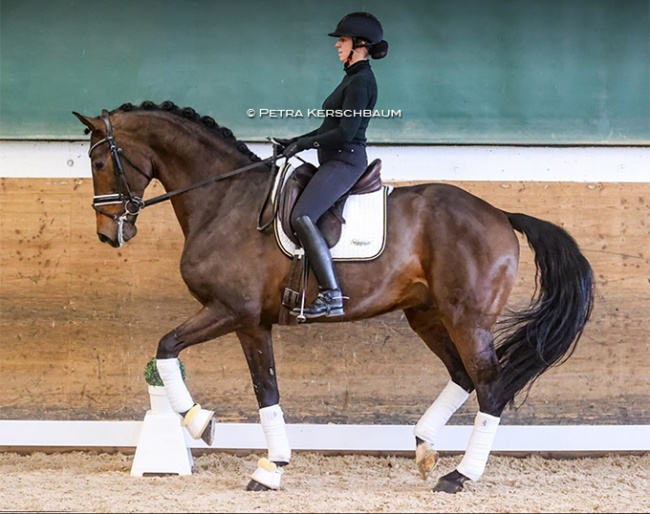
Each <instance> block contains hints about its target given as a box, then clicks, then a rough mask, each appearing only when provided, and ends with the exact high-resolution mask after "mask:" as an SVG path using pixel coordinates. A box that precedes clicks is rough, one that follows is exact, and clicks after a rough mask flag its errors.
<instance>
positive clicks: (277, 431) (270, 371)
mask: <svg viewBox="0 0 650 514" xmlns="http://www.w3.org/2000/svg"><path fill="white" fill-rule="evenodd" d="M237 337H239V341H240V343H241V347H242V349H243V351H244V355H245V356H246V361H247V362H248V368H249V370H250V372H251V378H252V380H253V390H254V391H255V397H256V398H257V403H258V405H259V409H260V422H261V424H262V429H263V430H264V436H265V437H266V444H267V448H268V458H262V459H260V460H259V462H258V464H257V469H256V470H255V472H254V473H253V474H252V475H251V480H250V482H249V483H248V486H247V487H246V489H247V490H248V491H267V490H269V489H279V488H280V480H281V478H282V473H283V471H284V466H286V465H287V464H289V460H290V459H291V447H290V446H289V439H288V437H287V430H286V426H285V423H284V414H283V413H282V409H281V408H280V393H279V392H278V381H277V376H276V375H277V374H276V371H275V360H274V357H273V340H272V338H271V326H270V325H268V326H267V325H262V326H259V327H255V328H252V329H247V330H239V331H237Z"/></svg>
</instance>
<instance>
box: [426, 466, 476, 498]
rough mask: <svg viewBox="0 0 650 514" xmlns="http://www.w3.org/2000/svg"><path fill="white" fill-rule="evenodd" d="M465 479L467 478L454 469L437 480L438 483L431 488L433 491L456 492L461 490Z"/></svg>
mask: <svg viewBox="0 0 650 514" xmlns="http://www.w3.org/2000/svg"><path fill="white" fill-rule="evenodd" d="M467 480H469V478H467V477H466V476H465V475H462V474H460V473H459V472H458V471H456V470H454V471H452V472H451V473H449V474H447V475H445V476H444V477H441V478H440V479H439V480H438V483H437V484H436V485H435V487H434V488H433V492H434V493H449V494H456V493H458V492H460V491H462V490H463V484H464V483H465V482H466V481H467Z"/></svg>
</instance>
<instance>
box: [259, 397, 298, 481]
mask: <svg viewBox="0 0 650 514" xmlns="http://www.w3.org/2000/svg"><path fill="white" fill-rule="evenodd" d="M260 421H261V423H262V429H263V430H264V435H265V436H266V445H267V447H268V449H269V460H271V461H275V462H289V460H290V459H291V447H290V446H289V438H288V437H287V428H286V425H285V424H284V414H283V413H282V409H281V408H280V406H279V405H271V406H270V407H263V408H261V409H260ZM253 478H254V477H253ZM256 480H257V479H256ZM258 482H259V480H258ZM260 483H264V482H260ZM264 485H267V486H268V487H271V486H269V485H268V484H264Z"/></svg>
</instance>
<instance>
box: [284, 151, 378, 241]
mask: <svg viewBox="0 0 650 514" xmlns="http://www.w3.org/2000/svg"><path fill="white" fill-rule="evenodd" d="M317 169H318V168H316V166H314V165H313V164H311V163H308V162H306V163H304V164H301V165H300V166H298V167H297V168H296V169H295V170H294V172H293V173H292V174H291V176H290V177H289V178H288V179H287V180H286V182H285V185H284V186H283V188H282V191H281V193H280V198H279V202H278V210H277V216H278V222H279V223H280V224H281V226H282V228H283V229H284V232H285V234H286V235H287V237H289V239H291V241H293V242H294V243H295V244H296V245H300V242H299V241H298V239H297V238H296V236H295V234H294V233H293V229H292V228H291V211H292V210H293V207H294V205H295V204H296V201H297V200H298V198H299V197H300V195H301V194H302V192H303V191H304V189H305V186H306V185H307V183H308V182H309V180H310V179H311V178H312V177H313V176H314V173H316V170H317ZM380 172H381V159H375V160H374V161H372V162H371V163H370V164H369V165H368V167H367V168H366V171H364V172H363V174H362V175H361V177H360V178H359V180H357V182H356V183H355V184H354V186H352V189H350V191H348V192H347V193H346V194H345V195H343V196H342V197H341V198H339V199H338V200H337V201H336V203H335V204H334V205H332V207H330V208H329V210H328V211H327V212H326V213H325V214H323V216H321V218H320V219H319V220H318V223H317V226H318V228H319V230H320V231H321V233H322V234H323V237H324V238H325V241H326V242H327V245H328V246H329V247H330V248H332V247H333V246H335V245H336V243H338V241H339V239H340V238H341V225H342V224H343V223H345V219H344V218H343V208H344V207H345V202H346V200H347V199H348V197H349V196H350V195H361V194H366V193H373V192H375V191H378V190H379V189H381V188H382V184H381V175H380Z"/></svg>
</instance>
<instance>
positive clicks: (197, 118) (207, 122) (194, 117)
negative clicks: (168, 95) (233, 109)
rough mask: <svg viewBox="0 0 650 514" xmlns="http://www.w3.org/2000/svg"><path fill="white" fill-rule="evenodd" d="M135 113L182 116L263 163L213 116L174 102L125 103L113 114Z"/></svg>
mask: <svg viewBox="0 0 650 514" xmlns="http://www.w3.org/2000/svg"><path fill="white" fill-rule="evenodd" d="M117 111H121V112H133V111H165V112H170V113H172V114H175V115H177V116H181V117H183V118H185V119H188V120H191V121H193V122H195V123H198V124H200V125H203V126H204V127H207V128H209V129H210V130H211V131H212V132H214V133H215V134H216V135H217V136H219V137H220V138H221V139H224V140H226V141H228V142H229V143H231V144H232V145H234V146H235V148H237V150H239V151H240V152H241V153H242V154H244V155H246V156H247V157H248V158H249V159H251V160H252V161H255V162H257V161H261V160H262V159H260V157H259V156H258V155H257V154H255V153H253V152H252V151H251V150H250V149H249V148H248V146H247V145H246V143H243V142H242V141H239V140H238V139H237V138H236V137H235V135H234V134H233V133H232V130H230V129H229V128H226V127H222V126H220V125H219V124H218V123H217V122H216V121H215V120H214V118H212V117H211V116H201V115H200V114H198V113H197V112H196V111H195V110H194V109H192V108H191V107H182V108H181V107H178V106H177V105H176V104H175V103H174V102H170V101H169V100H167V101H165V102H163V103H161V104H160V105H158V104H156V103H154V102H151V101H145V102H142V103H141V104H140V105H133V104H131V103H125V104H122V105H121V106H120V107H118V108H117V109H115V110H114V111H112V112H111V114H112V113H114V112H117Z"/></svg>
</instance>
